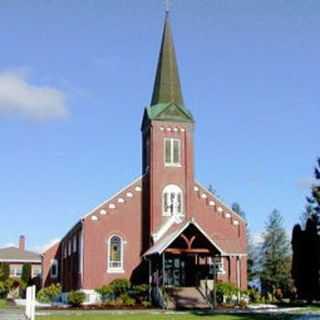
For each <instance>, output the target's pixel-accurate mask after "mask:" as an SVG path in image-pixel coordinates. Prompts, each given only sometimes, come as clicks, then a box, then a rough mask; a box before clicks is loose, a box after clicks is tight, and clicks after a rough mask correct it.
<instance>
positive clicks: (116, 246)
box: [108, 235, 123, 272]
mask: <svg viewBox="0 0 320 320" xmlns="http://www.w3.org/2000/svg"><path fill="white" fill-rule="evenodd" d="M108 272H123V241H122V239H121V237H119V236H117V235H113V236H111V237H110V239H109V241H108Z"/></svg>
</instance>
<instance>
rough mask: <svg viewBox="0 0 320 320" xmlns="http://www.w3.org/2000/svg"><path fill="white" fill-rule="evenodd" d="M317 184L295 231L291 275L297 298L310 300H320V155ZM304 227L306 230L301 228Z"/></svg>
mask: <svg viewBox="0 0 320 320" xmlns="http://www.w3.org/2000/svg"><path fill="white" fill-rule="evenodd" d="M314 176H315V183H314V184H313V186H312V187H311V195H310V196H309V197H307V205H306V211H305V212H304V213H303V215H302V217H300V220H301V226H302V227H301V226H300V225H296V226H295V227H294V229H293V232H292V250H293V259H292V270H291V273H292V277H293V279H294V283H295V286H296V288H297V293H298V297H299V298H300V299H307V300H308V302H312V301H313V300H319V299H320V277H319V275H320V252H319V247H320V234H319V227H320V158H319V159H318V160H317V164H316V167H315V169H314ZM302 229H305V230H302Z"/></svg>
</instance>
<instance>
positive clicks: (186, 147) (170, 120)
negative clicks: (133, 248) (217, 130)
mask: <svg viewBox="0 0 320 320" xmlns="http://www.w3.org/2000/svg"><path fill="white" fill-rule="evenodd" d="M193 128H194V120H193V117H192V114H191V113H190V112H189V111H188V109H187V108H186V107H185V104H184V100H183V95H182V90H181V84H180V77H179V72H178V65H177V59H176V53H175V48H174V43H173V38H172V31H171V24H170V17H169V13H168V12H166V15H165V22H164V28H163V35H162V42H161V48H160V54H159V59H158V65H157V70H156V76H155V82H154V88H153V94H152V99H151V104H150V106H149V107H147V108H146V109H145V111H144V116H143V121H142V127H141V130H142V147H143V148H142V149H143V154H142V172H143V175H144V188H143V189H144V192H143V198H144V199H143V201H144V222H143V224H144V228H145V229H146V234H147V235H148V236H147V239H146V237H144V238H145V240H146V242H147V243H146V246H147V247H148V246H150V245H151V244H153V243H155V242H157V241H158V240H159V239H161V237H162V236H164V235H165V234H166V233H167V232H168V231H170V230H171V229H174V228H175V227H176V226H177V225H179V224H180V223H182V222H183V221H185V220H187V219H190V218H191V216H192V201H191V197H192V188H193V183H194V182H193V181H194V178H193Z"/></svg>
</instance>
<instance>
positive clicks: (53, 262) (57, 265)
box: [50, 259, 59, 279]
mask: <svg viewBox="0 0 320 320" xmlns="http://www.w3.org/2000/svg"><path fill="white" fill-rule="evenodd" d="M52 266H55V267H56V272H55V273H53V272H52ZM58 275H59V264H58V260H57V259H52V260H51V261H50V278H51V279H57V278H58Z"/></svg>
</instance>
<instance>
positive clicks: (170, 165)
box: [164, 163, 182, 168]
mask: <svg viewBox="0 0 320 320" xmlns="http://www.w3.org/2000/svg"><path fill="white" fill-rule="evenodd" d="M164 166H165V167H166V168H181V167H182V165H181V164H171V163H165V164H164Z"/></svg>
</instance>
